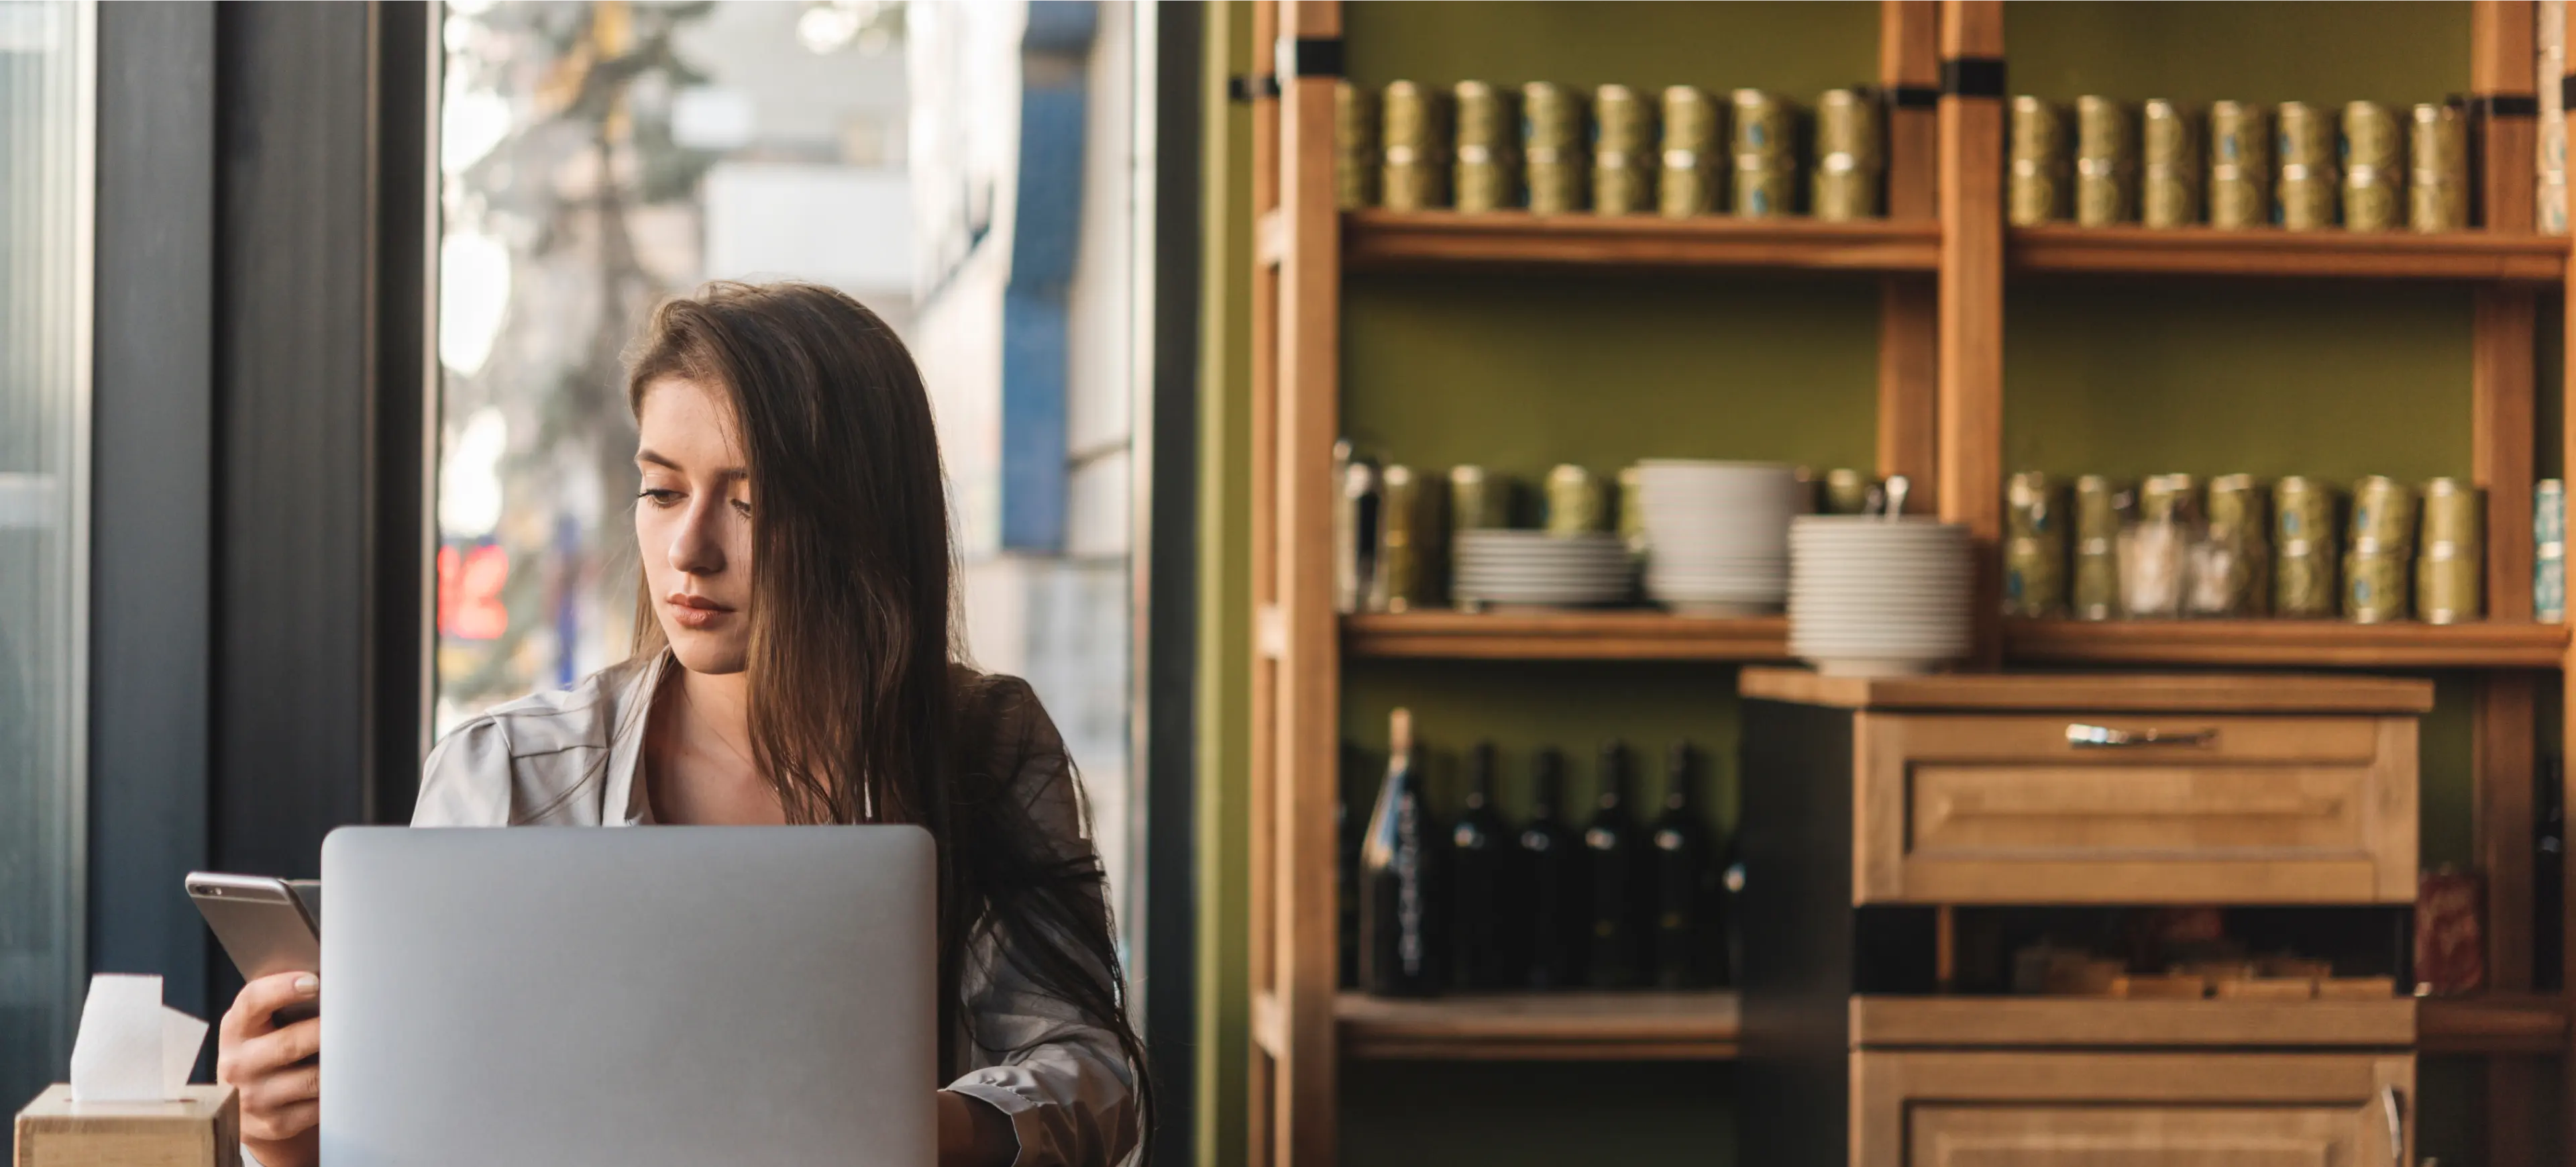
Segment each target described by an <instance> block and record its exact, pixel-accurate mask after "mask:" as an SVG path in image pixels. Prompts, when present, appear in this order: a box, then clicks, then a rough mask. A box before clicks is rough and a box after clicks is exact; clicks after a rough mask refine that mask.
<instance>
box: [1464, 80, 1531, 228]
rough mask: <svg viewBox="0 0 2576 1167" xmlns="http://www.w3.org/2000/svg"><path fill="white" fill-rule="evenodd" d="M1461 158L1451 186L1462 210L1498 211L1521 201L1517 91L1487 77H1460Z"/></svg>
mask: <svg viewBox="0 0 2576 1167" xmlns="http://www.w3.org/2000/svg"><path fill="white" fill-rule="evenodd" d="M1454 93H1455V100H1456V103H1457V109H1458V149H1457V154H1456V157H1457V163H1456V165H1455V167H1454V168H1453V170H1452V171H1451V174H1452V178H1453V181H1452V188H1453V189H1454V190H1455V191H1456V194H1457V207H1458V209H1459V210H1461V211H1499V210H1503V209H1505V208H1507V207H1516V206H1519V205H1520V151H1519V150H1518V149H1517V143H1518V139H1519V138H1520V128H1521V120H1520V116H1519V114H1518V112H1517V111H1515V110H1514V109H1513V108H1512V95H1511V94H1510V93H1508V92H1506V91H1504V90H1500V89H1496V88H1494V87H1493V86H1491V85H1488V84H1486V83H1484V82H1482V81H1461V82H1459V83H1458V87H1457V89H1456V90H1455V91H1454Z"/></svg>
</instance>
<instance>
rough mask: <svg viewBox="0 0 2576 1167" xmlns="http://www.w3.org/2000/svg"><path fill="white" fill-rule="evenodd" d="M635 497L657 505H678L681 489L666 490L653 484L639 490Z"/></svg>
mask: <svg viewBox="0 0 2576 1167" xmlns="http://www.w3.org/2000/svg"><path fill="white" fill-rule="evenodd" d="M635 497H637V498H640V499H643V500H645V501H647V502H650V503H652V504H653V505H654V506H657V507H668V506H677V505H679V502H680V492H679V491H676V490H665V489H662V488H660V487H653V486H648V487H645V488H644V489H643V490H642V491H640V492H638V493H637V494H636V495H635Z"/></svg>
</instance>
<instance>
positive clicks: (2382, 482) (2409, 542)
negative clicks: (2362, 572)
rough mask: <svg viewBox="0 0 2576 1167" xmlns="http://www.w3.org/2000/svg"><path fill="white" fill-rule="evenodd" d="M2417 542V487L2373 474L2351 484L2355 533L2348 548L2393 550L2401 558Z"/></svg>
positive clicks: (2363, 551)
mask: <svg viewBox="0 0 2576 1167" xmlns="http://www.w3.org/2000/svg"><path fill="white" fill-rule="evenodd" d="M2414 546H2415V491H2414V490H2413V489H2412V488H2410V487H2408V486H2407V485H2406V484H2405V483H2403V482H2399V481H2397V480H2396V479H2394V478H2389V477H2387V476H2385V475H2379V474H2374V475H2371V476H2370V477H2368V478H2364V479H2362V480H2361V481H2360V482H2357V483H2354V484H2353V488H2352V535H2351V539H2350V541H2349V542H2348V543H2347V544H2346V545H2345V549H2346V550H2347V551H2348V552H2352V553H2358V554H2363V555H2377V554H2393V555H2396V556H2398V557H2399V558H2404V557H2405V555H2406V554H2407V553H2408V552H2410V551H2412V550H2413V549H2414Z"/></svg>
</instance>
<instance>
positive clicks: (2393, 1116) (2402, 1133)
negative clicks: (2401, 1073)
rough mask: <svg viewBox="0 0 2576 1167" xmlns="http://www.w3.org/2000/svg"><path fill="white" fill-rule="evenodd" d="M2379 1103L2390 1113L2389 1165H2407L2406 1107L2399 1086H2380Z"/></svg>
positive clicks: (2399, 1166)
mask: <svg viewBox="0 0 2576 1167" xmlns="http://www.w3.org/2000/svg"><path fill="white" fill-rule="evenodd" d="M2379 1105H2380V1106H2381V1107H2382V1108H2383V1109H2385V1110H2386V1111H2387V1113H2388V1167H2406V1109H2405V1105H2406V1104H2405V1103H2403V1102H2401V1101H2399V1100H2398V1097H2397V1087H2395V1086H2382V1087H2380V1088H2379Z"/></svg>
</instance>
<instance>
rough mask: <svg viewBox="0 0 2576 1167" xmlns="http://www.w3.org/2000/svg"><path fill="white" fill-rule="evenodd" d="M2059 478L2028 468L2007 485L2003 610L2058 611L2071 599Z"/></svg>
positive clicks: (2027, 613) (2015, 612) (2032, 613)
mask: <svg viewBox="0 0 2576 1167" xmlns="http://www.w3.org/2000/svg"><path fill="white" fill-rule="evenodd" d="M2057 493H2058V491H2057V483H2056V481H2055V480H2054V479H2051V478H2050V477H2049V476H2048V475H2047V474H2045V473H2042V472H2040V471H2036V470H2025V471H2022V472H2020V473H2017V474H2014V475H2013V476H2012V477H2011V478H2010V479H2009V480H2007V481H2006V483H2005V486H2004V531H2005V538H2004V564H2003V568H2004V578H2003V585H2004V614H2005V615H2007V616H2048V615H2054V614H2056V612H2057V611H2058V610H2059V608H2060V607H2061V606H2063V604H2064V603H2065V599H2066V522H2065V519H2064V517H2063V516H2062V515H2061V514H2060V512H2059V510H2058V502H2057Z"/></svg>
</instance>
